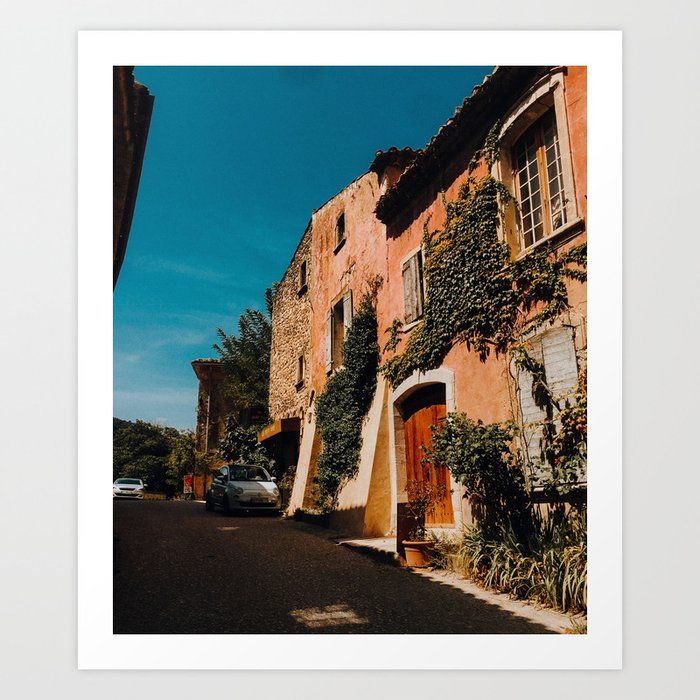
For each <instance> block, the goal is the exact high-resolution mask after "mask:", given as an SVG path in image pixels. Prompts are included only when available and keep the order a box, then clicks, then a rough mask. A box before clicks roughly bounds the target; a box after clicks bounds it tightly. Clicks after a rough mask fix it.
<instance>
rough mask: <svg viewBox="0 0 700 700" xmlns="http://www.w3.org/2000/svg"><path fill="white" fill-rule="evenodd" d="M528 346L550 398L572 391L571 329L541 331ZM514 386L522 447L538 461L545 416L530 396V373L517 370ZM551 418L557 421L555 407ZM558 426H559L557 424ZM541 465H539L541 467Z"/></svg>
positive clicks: (575, 377) (575, 380)
mask: <svg viewBox="0 0 700 700" xmlns="http://www.w3.org/2000/svg"><path fill="white" fill-rule="evenodd" d="M532 345H533V349H532V352H531V355H532V356H533V357H534V359H536V360H537V361H538V362H541V363H542V364H543V365H544V373H545V378H546V382H547V386H548V387H549V389H550V391H551V392H552V394H553V395H554V398H555V399H556V398H561V397H563V396H565V395H567V394H568V393H570V392H572V391H573V390H574V389H575V387H576V385H577V383H578V365H577V362H576V348H575V346H574V336H573V330H572V329H571V328H570V327H568V326H560V327H558V328H553V329H552V330H550V331H547V332H546V333H543V334H542V335H541V336H540V337H539V338H537V339H536V340H535V341H534V342H533V343H532ZM518 387H519V389H520V410H521V414H522V422H523V443H524V444H523V447H524V448H525V450H526V452H527V456H528V457H529V458H530V459H534V460H538V459H540V450H541V448H540V440H541V437H542V425H541V421H543V420H544V419H545V418H546V417H547V415H546V412H545V411H544V409H541V408H539V407H538V406H537V405H536V404H535V400H534V399H533V398H532V375H531V374H530V373H529V372H525V371H523V370H520V371H519V372H518ZM562 406H563V403H562ZM553 418H554V421H555V423H557V416H556V409H555V415H554V416H553ZM558 427H559V425H557V428H558ZM545 468H546V467H543V469H545ZM535 475H537V472H536V473H535Z"/></svg>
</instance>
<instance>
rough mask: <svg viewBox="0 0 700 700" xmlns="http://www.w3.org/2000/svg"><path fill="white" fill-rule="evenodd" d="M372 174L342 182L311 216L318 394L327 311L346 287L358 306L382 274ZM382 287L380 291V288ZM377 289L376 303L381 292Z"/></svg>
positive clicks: (381, 228) (314, 370)
mask: <svg viewBox="0 0 700 700" xmlns="http://www.w3.org/2000/svg"><path fill="white" fill-rule="evenodd" d="M379 195H380V192H379V183H378V181H377V175H376V174H375V173H371V172H370V173H366V174H365V175H363V176H362V177H360V178H358V179H357V180H355V182H353V183H351V184H350V185H348V187H346V188H345V189H344V190H343V191H342V192H340V193H339V194H338V195H336V196H335V197H334V198H333V199H331V200H330V201H329V202H327V203H326V204H324V205H323V206H322V207H321V208H320V209H318V210H317V211H316V212H314V214H313V216H312V262H313V265H312V269H313V270H314V274H313V278H312V279H311V280H310V288H309V291H310V293H311V298H312V299H313V314H312V322H311V323H312V325H311V347H312V357H311V363H312V367H311V376H312V388H313V390H314V391H315V392H316V394H318V393H320V392H321V391H322V390H323V387H324V386H325V383H326V378H327V375H326V360H325V358H326V350H325V348H326V313H327V311H328V310H329V309H330V308H331V306H332V305H333V304H334V303H335V302H336V301H338V299H339V298H340V297H341V296H342V295H343V294H344V293H345V292H346V291H347V290H348V289H350V290H352V295H353V309H354V310H357V305H358V304H359V302H360V298H361V297H362V294H363V293H364V292H365V291H366V289H367V281H368V280H369V279H371V278H373V277H375V276H376V275H381V277H382V278H384V279H386V253H385V244H384V240H385V234H384V225H383V224H382V223H381V222H380V221H379V220H378V219H377V218H376V216H375V215H374V208H375V206H376V204H377V199H378V198H379ZM343 211H344V212H345V231H346V240H345V244H344V245H343V247H342V248H341V249H340V250H339V251H338V252H337V253H334V252H333V250H334V248H335V226H336V222H337V219H338V216H339V215H340V214H341V213H342V212H343ZM383 291H384V290H382V292H383ZM382 292H380V295H379V296H380V300H379V304H382V303H383V301H382V297H383V296H384V295H383V293H382Z"/></svg>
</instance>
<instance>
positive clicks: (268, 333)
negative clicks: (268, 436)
mask: <svg viewBox="0 0 700 700" xmlns="http://www.w3.org/2000/svg"><path fill="white" fill-rule="evenodd" d="M276 290H277V284H274V285H273V286H272V287H270V288H269V289H267V290H266V291H265V305H266V310H267V311H266V313H263V312H261V311H258V310H256V309H246V310H245V311H244V312H243V314H242V315H241V316H240V318H239V319H238V333H237V334H233V333H232V334H230V335H229V334H227V333H226V332H225V331H223V330H222V329H221V328H217V329H216V334H217V335H218V337H219V342H218V343H216V344H215V345H214V349H215V350H216V351H217V352H218V353H219V355H220V357H221V362H222V365H223V367H224V371H225V372H226V379H225V383H224V392H225V394H226V396H227V397H228V399H229V400H230V401H231V404H232V405H233V406H235V413H236V416H237V420H238V422H239V423H240V424H242V425H244V426H250V425H255V424H264V423H265V422H266V421H267V419H268V415H269V414H268V395H269V387H270V345H271V343H272V321H271V316H272V302H273V299H274V295H275V292H276Z"/></svg>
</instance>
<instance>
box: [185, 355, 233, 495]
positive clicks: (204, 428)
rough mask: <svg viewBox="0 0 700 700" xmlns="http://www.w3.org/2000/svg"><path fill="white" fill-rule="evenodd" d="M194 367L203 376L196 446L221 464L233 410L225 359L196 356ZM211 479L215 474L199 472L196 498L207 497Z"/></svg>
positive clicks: (195, 483) (200, 384)
mask: <svg viewBox="0 0 700 700" xmlns="http://www.w3.org/2000/svg"><path fill="white" fill-rule="evenodd" d="M192 369H193V370H194V373H195V374H196V375H197V379H198V380H199V389H198V393H197V426H196V428H195V449H196V450H197V452H201V453H204V454H207V455H209V457H210V459H211V466H212V468H215V467H216V466H218V465H217V461H220V460H219V459H218V454H217V449H218V447H219V441H220V440H221V438H222V437H223V436H224V430H225V421H226V416H227V415H228V414H229V412H230V411H231V405H230V402H229V401H228V400H227V399H226V395H225V394H224V391H223V384H224V369H223V367H222V365H221V362H220V361H219V360H218V359H215V358H202V359H199V360H194V361H193V362H192ZM210 483H211V475H201V474H200V475H196V476H195V478H194V494H195V498H203V497H204V493H205V491H206V488H207V487H208V486H209V484H210Z"/></svg>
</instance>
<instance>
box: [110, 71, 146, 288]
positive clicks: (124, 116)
mask: <svg viewBox="0 0 700 700" xmlns="http://www.w3.org/2000/svg"><path fill="white" fill-rule="evenodd" d="M112 77H113V110H112V118H113V121H112V126H113V149H114V150H113V183H112V185H113V200H112V208H113V250H112V252H113V255H112V277H113V284H112V286H113V287H116V285H117V278H118V277H119V271H120V270H121V267H122V263H123V262H124V255H125V253H126V245H127V243H128V241H129V231H130V230H131V220H132V218H133V216H134V206H135V205H136V195H137V193H138V189H139V180H140V178H141V166H142V165H143V155H144V152H145V150H146V139H147V138H148V129H149V127H150V124H151V113H152V111H153V95H151V94H150V93H149V92H148V88H147V87H146V86H145V85H141V84H140V83H137V82H136V81H135V80H134V67H133V66H114V68H113V75H112Z"/></svg>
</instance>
